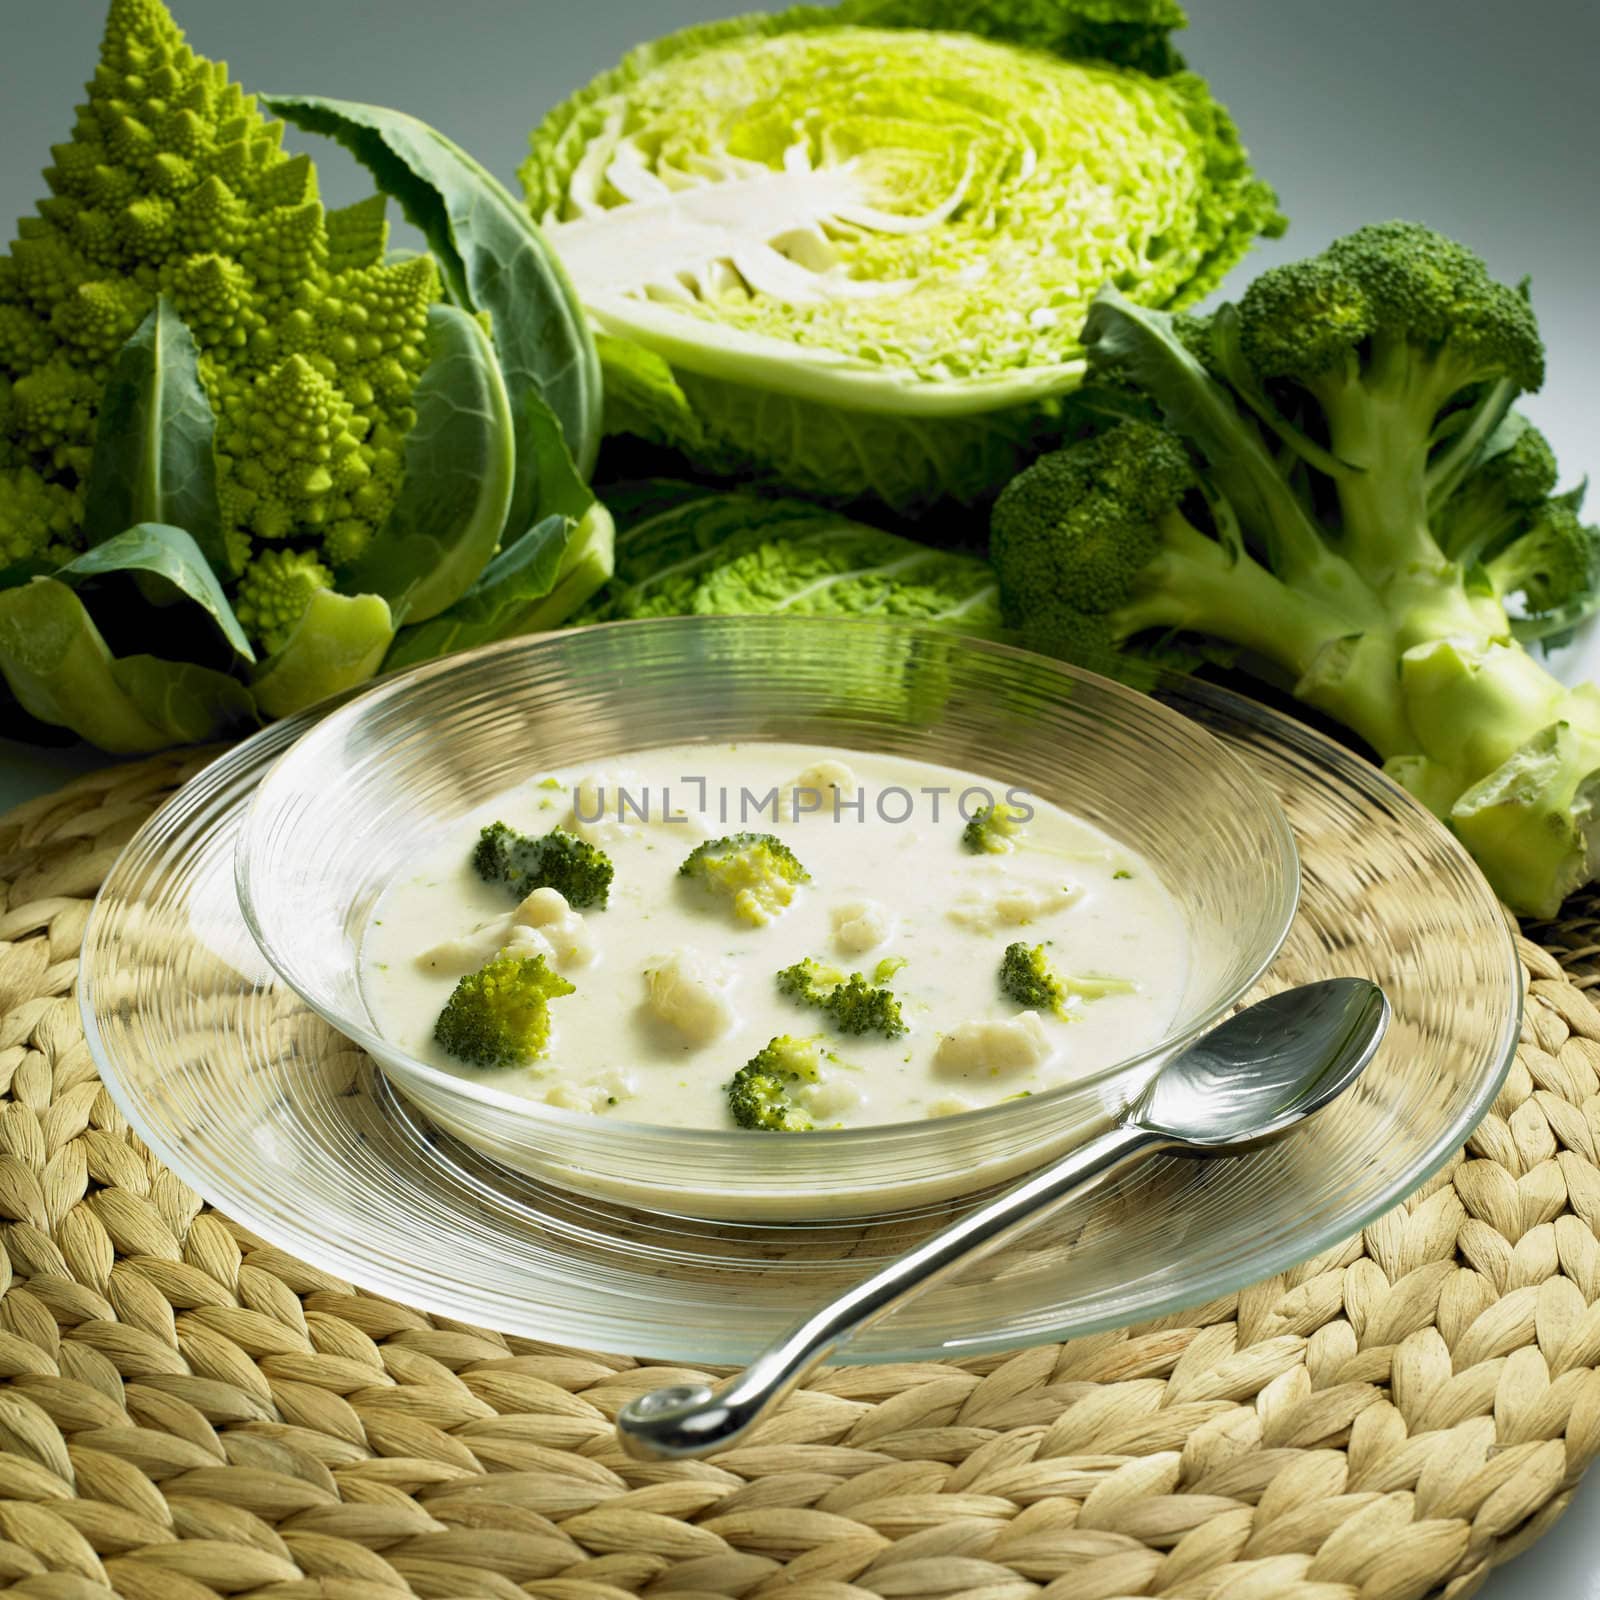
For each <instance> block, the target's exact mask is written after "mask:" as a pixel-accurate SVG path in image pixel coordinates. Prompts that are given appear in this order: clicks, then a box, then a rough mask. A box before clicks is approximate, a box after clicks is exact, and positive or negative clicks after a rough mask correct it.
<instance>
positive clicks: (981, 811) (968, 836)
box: [961, 801, 1022, 855]
mask: <svg viewBox="0 0 1600 1600" xmlns="http://www.w3.org/2000/svg"><path fill="white" fill-rule="evenodd" d="M1021 832H1022V812H1021V811H1019V810H1018V809H1017V807H1015V806H1008V805H1006V804H1005V803H1004V802H1003V801H997V802H996V803H995V804H994V805H989V806H979V807H978V809H977V810H976V811H974V812H973V813H972V815H971V816H970V817H968V818H967V825H966V826H965V827H964V828H963V829H962V830H961V843H962V844H963V845H964V846H965V847H966V848H967V849H968V850H970V851H971V852H972V853H973V854H974V855H1004V854H1006V852H1007V851H1010V850H1015V849H1016V847H1017V845H1016V840H1017V835H1018V834H1019V833H1021Z"/></svg>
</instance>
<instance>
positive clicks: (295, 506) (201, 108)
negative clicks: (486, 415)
mask: <svg viewBox="0 0 1600 1600" xmlns="http://www.w3.org/2000/svg"><path fill="white" fill-rule="evenodd" d="M281 132H282V126H281V124H278V123H269V122H268V121H266V120H265V118H264V117H263V116H262V115H261V114H260V112H259V111H258V110H257V108H256V104H255V101H254V99H253V98H252V97H250V96H248V95H245V94H244V93H242V92H241V90H240V89H239V88H238V86H237V85H236V84H232V83H230V82H229V81H228V78H227V72H226V69H225V68H224V67H223V66H222V65H220V64H218V63H213V62H209V61H206V60H203V59H202V58H201V57H199V56H197V55H196V54H195V53H194V51H193V50H191V49H190V48H189V46H188V45H187V44H186V43H185V42H184V37H183V34H182V33H181V32H180V30H179V29H178V27H177V25H176V23H174V21H173V20H172V18H171V16H170V15H169V14H168V12H167V10H166V8H165V6H164V5H163V4H162V0H111V6H110V14H109V17H108V20H107V23H106V30H105V38H104V43H103V45H102V48H101V57H100V64H99V66H98V67H97V68H96V70H95V74H94V78H93V80H92V81H91V82H90V84H89V85H88V99H87V103H86V104H85V105H83V106H82V107H81V108H80V110H79V115H78V120H77V124H76V126H75V127H74V128H73V130H72V135H71V138H70V140H69V141H68V142H67V143H65V144H60V145H57V146H55V148H54V150H53V152H52V153H53V158H54V159H53V162H52V165H51V166H50V167H49V168H48V169H47V171H46V173H45V177H46V180H47V182H48V184H49V187H50V191H51V193H50V197H49V198H48V199H46V200H44V201H42V202H41V203H40V206H39V214H38V215H37V216H36V217H29V218H25V219H24V220H23V221H22V222H21V223H19V225H18V230H17V239H16V242H15V244H14V245H13V247H12V250H11V254H10V255H9V256H0V508H3V509H0V568H4V567H5V566H7V565H14V564H17V563H20V562H23V561H27V560H42V561H47V562H52V563H53V562H57V561H59V560H61V559H63V558H64V557H65V556H67V555H69V554H70V553H71V551H72V550H73V549H75V548H81V547H82V545H83V544H84V542H85V530H84V528H83V510H82V496H81V494H80V493H79V489H80V486H81V484H82V481H83V479H84V477H85V475H86V473H87V471H88V466H89V460H90V454H91V451H92V449H93V445H94V438H95V424H96V413H97V410H98V407H99V404H100V398H101V395H102V392H103V389H104V386H105V382H106V378H107V376H108V373H109V370H110V367H111V363H112V362H113V360H114V359H115V357H116V355H117V352H118V350H119V349H120V348H121V347H122V345H123V344H124V343H125V342H126V340H127V339H128V338H129V336H130V335H131V334H132V333H133V332H134V330H135V329H136V328H137V327H138V326H139V324H140V323H141V321H143V319H144V318H145V316H146V315H147V314H148V313H149V311H150V310H151V308H152V306H153V305H154V304H155V301H156V297H157V296H158V295H159V294H163V293H164V294H168V295H170V296H171V298H172V301H173V304H174V305H175V307H176V308H177V310H178V312H179V314H180V315H181V317H182V318H183V320H184V322H185V324H186V325H187V326H188V328H189V330H190V332H191V333H192V334H193V336H194V338H195V341H196V343H197V345H198V347H199V350H200V370H201V376H202V378H203V380H204V382H205V385H206V389H207V392H208V394H209V397H210V399H211V403H212V407H213V410H214V411H215V413H216V416H217V419H218V426H217V471H218V497H219V501H220V504H221V508H222V515H223V523H224V527H223V534H224V537H225V538H226V540H227V543H228V548H229V550H230V552H231V553H232V554H234V555H235V556H236V557H237V558H239V559H240V561H241V563H242V560H243V558H244V556H245V554H246V553H247V551H248V549H249V547H250V542H251V541H252V540H264V541H268V542H269V544H270V543H271V542H274V541H280V540H294V541H298V542H299V543H300V544H303V545H305V546H306V547H310V546H312V545H315V547H316V550H317V554H318V556H320V558H321V559H322V560H325V561H326V562H327V563H328V564H329V565H330V566H332V567H334V568H339V567H343V566H347V565H349V564H350V563H351V562H353V561H354V560H355V559H356V558H357V557H358V556H359V555H360V554H361V552H362V551H363V550H364V549H365V547H366V545H367V543H368V541H369V540H370V539H371V537H372V535H373V533H374V532H375V531H376V530H377V529H378V528H379V527H380V526H381V525H382V523H383V521H384V520H385V518H386V516H387V515H388V512H389V510H390V508H391V506H392V505H393V504H394V500H395V495H396V491H397V489H398V487H399V483H400V479H401V465H402V453H401V452H402V444H403V441H404V438H405V435H406V432H407V430H408V429H409V427H410V426H411V423H412V421H413V420H414V416H413V412H412V410H411V408H410V402H411V397H412V392H413V390H414V388H415V385H416V383H417V381H418V379H419V378H420V376H421V374H422V371H423V367H424V364H425V354H424V333H425V324H426V319H427V314H428V308H429V306H430V305H431V304H432V303H433V302H434V301H435V300H436V299H437V298H438V297H439V284H438V275H437V272H436V269H435V267H434V264H433V262H432V260H431V259H429V258H427V257H418V258H416V259H413V260H407V261H404V262H401V263H398V264H393V265H391V264H386V263H385V262H384V259H383V257H384V249H385V243H386V226H385V223H384V219H383V205H382V201H381V199H378V198H376V197H375V198H374V199H372V200H365V201H362V202H360V203H359V204H358V205H355V206H351V207H349V208H348V209H347V210H345V211H342V212H339V211H336V212H332V213H328V212H325V211H324V210H323V208H322V205H321V203H320V201H319V200H318V198H317V179H316V172H315V170H314V168H313V167H312V164H311V162H310V160H309V158H308V157H306V156H303V155H301V156H288V155H286V154H285V153H284V152H283V150H282V149H281V148H280V135H281ZM93 531H94V533H95V534H96V535H97V536H101V537H103V536H104V535H105V533H106V531H107V530H93ZM112 531H120V530H112ZM317 565H318V563H317V562H316V561H315V560H311V561H310V562H309V564H308V565H307V564H302V565H300V566H298V567H295V563H292V562H291V563H286V564H284V563H280V564H278V565H276V566H274V565H267V566H265V567H262V566H261V565H260V562H259V559H258V564H257V567H256V568H254V569H253V571H254V573H255V580H254V582H255V585H256V588H255V589H254V590H252V588H251V587H250V586H249V585H247V586H246V588H245V590H243V591H242V594H241V608H240V614H241V617H244V616H246V615H247V613H249V614H250V616H251V620H249V621H247V624H246V625H247V627H250V628H251V629H252V630H253V631H254V633H255V636H256V638H257V640H258V641H259V642H260V643H262V644H264V645H266V646H267V647H268V648H269V649H270V648H271V647H272V644H273V641H274V640H275V639H281V637H282V636H283V634H284V632H285V621H286V619H285V613H284V601H285V597H286V594H287V593H288V592H289V591H285V590H284V589H283V588H282V587H281V585H280V584H279V583H278V581H277V580H278V578H279V577H281V576H282V575H283V574H284V573H286V572H288V571H289V570H290V568H291V567H295V570H296V571H297V572H298V573H299V574H300V575H301V577H302V578H303V577H304V576H305V575H306V574H307V573H309V572H310V570H311V568H313V567H317ZM319 570H321V569H319ZM269 575H270V576H271V582H268V578H269ZM269 591H270V593H271V594H272V595H274V596H276V598H274V599H272V600H270V601H268V600H266V599H264V598H263V599H260V600H259V601H258V600H254V599H252V598H251V596H252V593H256V594H260V595H263V596H264V595H265V594H267V593H268V592H269ZM307 598H309V590H308V591H307ZM293 620H294V618H292V617H290V618H287V622H288V624H292V622H293Z"/></svg>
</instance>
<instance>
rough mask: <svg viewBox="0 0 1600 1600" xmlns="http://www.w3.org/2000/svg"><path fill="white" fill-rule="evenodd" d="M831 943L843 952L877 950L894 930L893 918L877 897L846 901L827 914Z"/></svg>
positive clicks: (845, 953)
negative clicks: (831, 933) (830, 927)
mask: <svg viewBox="0 0 1600 1600" xmlns="http://www.w3.org/2000/svg"><path fill="white" fill-rule="evenodd" d="M829 915H830V917H831V919H832V922H833V942H834V944H835V945H837V946H838V948H839V951H840V953H841V954H842V955H847V956H856V955H860V954H861V953H862V951H864V950H876V949H877V947H878V946H879V945H880V944H882V943H883V942H884V941H885V940H886V939H887V938H888V937H889V935H890V933H891V932H893V930H894V918H893V917H892V916H891V915H890V914H889V911H888V909H887V907H885V906H883V905H880V904H879V903H878V901H876V900H849V901H846V902H845V903H844V904H843V905H839V906H835V907H834V908H833V910H832V911H831V912H830V913H829Z"/></svg>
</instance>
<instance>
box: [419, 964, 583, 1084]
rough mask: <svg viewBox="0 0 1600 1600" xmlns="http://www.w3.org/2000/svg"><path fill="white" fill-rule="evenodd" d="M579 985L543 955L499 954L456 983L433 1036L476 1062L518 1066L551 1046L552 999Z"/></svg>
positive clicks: (454, 1052)
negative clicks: (570, 981) (573, 984)
mask: <svg viewBox="0 0 1600 1600" xmlns="http://www.w3.org/2000/svg"><path fill="white" fill-rule="evenodd" d="M572 992H573V986H572V985H571V984H570V983H568V982H567V980H566V979H565V978H563V977H562V976H561V974H560V973H558V972H552V971H551V970H550V968H549V967H548V966H546V965H545V959H544V957H543V956H542V955H539V956H510V955H501V956H496V957H495V959H494V960H493V961H491V962H490V963H489V964H488V965H487V966H485V967H480V968H479V970H478V971H476V972H469V973H468V974H467V976H466V977H464V978H463V979H462V980H461V982H460V983H458V984H457V985H456V986H455V989H454V991H453V992H452V994H451V996H450V998H449V999H448V1000H447V1001H446V1002H445V1006H444V1010H443V1011H441V1012H440V1013H439V1020H438V1022H437V1023H436V1024H435V1025H434V1030H433V1037H434V1039H435V1040H436V1041H437V1042H438V1043H439V1044H440V1045H442V1046H443V1047H444V1048H445V1049H446V1050H448V1051H449V1052H450V1054H451V1055H453V1056H455V1057H456V1059H457V1060H459V1061H464V1062H465V1063H466V1064H467V1065H468V1066H471V1067H518V1066H522V1065H524V1064H526V1063H527V1062H529V1061H537V1060H538V1059H539V1057H540V1056H542V1055H543V1054H544V1053H545V1051H546V1050H548V1049H549V1048H550V1002H551V1001H552V1000H555V999H558V998H560V996H562V995H564V994H571V993H572Z"/></svg>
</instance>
